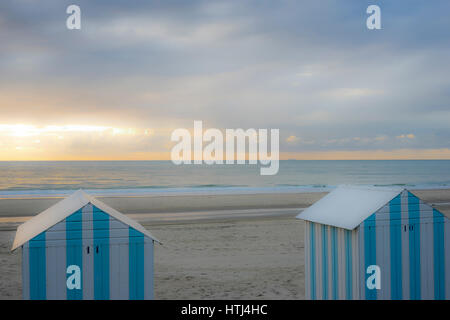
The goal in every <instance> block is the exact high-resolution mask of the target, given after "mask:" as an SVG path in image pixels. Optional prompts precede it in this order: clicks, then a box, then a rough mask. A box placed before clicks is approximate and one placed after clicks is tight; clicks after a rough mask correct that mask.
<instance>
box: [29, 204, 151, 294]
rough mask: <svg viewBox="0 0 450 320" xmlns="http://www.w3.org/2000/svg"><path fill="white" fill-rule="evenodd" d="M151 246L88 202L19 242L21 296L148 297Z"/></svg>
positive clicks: (141, 237) (140, 234) (129, 228)
mask: <svg viewBox="0 0 450 320" xmlns="http://www.w3.org/2000/svg"><path fill="white" fill-rule="evenodd" d="M153 250H154V243H153V240H152V239H150V238H148V237H146V236H144V235H143V234H142V233H140V232H138V231H136V230H135V229H133V228H131V227H129V226H128V225H126V224H124V223H122V222H120V221H118V220H116V219H115V218H112V217H111V216H109V215H108V214H106V213H105V212H103V211H101V210H100V209H98V208H97V207H95V206H93V205H92V204H88V205H86V206H84V207H83V208H81V209H80V210H78V211H76V212H74V213H73V214H72V215H70V216H69V217H67V218H66V219H64V220H63V221H61V222H59V223H57V224H56V225H54V226H53V227H51V228H49V229H48V230H47V231H46V232H43V233H41V234H39V235H38V236H36V237H34V238H33V239H31V240H30V241H29V242H27V243H25V244H24V245H23V246H22V281H23V298H24V299H36V300H44V299H52V300H53V299H74V300H80V299H86V300H88V299H101V300H106V299H124V300H125V299H153V261H154V257H153V255H154V252H153ZM69 266H72V268H71V269H69V270H68V267H69ZM74 267H75V269H76V267H78V268H79V269H78V270H79V278H80V285H79V287H77V286H74V285H73V284H75V283H77V282H76V281H75V280H74V279H75V278H74V277H73V276H74V274H75V273H76V272H77V271H74ZM67 271H69V272H67ZM71 276H72V277H71ZM69 278H70V279H69ZM68 280H69V281H68ZM68 282H69V283H70V284H72V285H70V286H68V285H67V284H68Z"/></svg>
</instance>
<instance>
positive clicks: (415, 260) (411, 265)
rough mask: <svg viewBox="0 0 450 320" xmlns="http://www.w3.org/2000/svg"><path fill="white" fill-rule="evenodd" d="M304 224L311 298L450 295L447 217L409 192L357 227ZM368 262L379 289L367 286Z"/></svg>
mask: <svg viewBox="0 0 450 320" xmlns="http://www.w3.org/2000/svg"><path fill="white" fill-rule="evenodd" d="M306 226H307V231H306V233H305V263H307V266H305V274H306V279H307V281H306V283H307V285H308V288H307V289H306V297H307V298H310V299H368V300H370V299H392V300H409V299H449V297H450V292H449V290H450V279H449V275H448V273H449V272H450V271H449V269H450V235H449V234H448V233H449V231H448V230H450V227H449V219H448V218H446V217H445V216H444V215H442V214H441V213H440V212H439V211H437V210H436V209H433V208H432V207H431V206H429V205H427V204H425V203H424V202H423V201H421V200H420V199H419V198H417V197H416V196H415V195H414V194H412V193H410V192H408V191H407V190H405V191H403V192H402V193H400V194H399V195H398V196H396V197H395V198H394V199H392V200H391V201H390V202H389V203H387V204H386V205H385V206H383V207H382V208H380V209H379V210H378V211H377V212H375V213H374V214H372V215H371V216H369V217H368V218H367V219H366V220H365V221H364V222H363V223H362V224H361V225H360V226H359V227H357V228H356V229H355V230H344V229H340V228H336V227H333V226H325V225H321V224H318V223H313V222H307V223H306ZM370 265H376V266H378V267H379V270H380V288H379V289H376V288H373V289H369V288H368V286H367V279H368V278H369V277H370V276H371V275H372V274H373V273H370V274H368V273H367V267H368V266H370Z"/></svg>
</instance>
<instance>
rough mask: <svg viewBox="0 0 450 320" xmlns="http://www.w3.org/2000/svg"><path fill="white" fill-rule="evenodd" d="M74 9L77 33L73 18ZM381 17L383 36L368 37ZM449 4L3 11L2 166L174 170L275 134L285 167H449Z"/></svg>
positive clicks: (27, 5)
mask: <svg viewBox="0 0 450 320" xmlns="http://www.w3.org/2000/svg"><path fill="white" fill-rule="evenodd" d="M70 4H77V5H79V6H80V7H81V30H68V29H67V28H66V19H67V17H68V14H66V8H67V6H68V5H70ZM370 4H378V5H379V6H380V7H381V18H382V30H368V29H367V28H366V18H367V17H368V15H367V14H366V8H367V6H368V5H370ZM449 12H450V2H449V1H448V0H443V1H439V0H434V1H414V0H410V1H393V0H392V1H379V0H369V1H365V0H354V1H343V0H341V1H338V0H335V1H331V0H321V1H316V0H307V1H299V0H292V1H273V0H272V1H268V0H267V1H266V0H255V1H247V0H239V1H238V0H236V1H230V0H226V1H215V0H214V1H211V0H205V1H184V0H180V1H170V0H164V1H163V0H160V1H150V0H147V1H114V0H110V1H81V0H77V1H75V0H71V1H62V0H54V1H48V0H40V1H32V0H11V1H10V0H2V1H1V2H0V112H1V114H0V160H68V159H168V158H169V154H170V148H171V146H172V145H173V143H171V141H170V134H171V132H172V130H174V129H176V128H180V127H184V128H192V126H193V121H194V120H202V121H203V125H204V127H205V128H208V127H215V128H219V129H225V128H244V129H247V128H269V129H270V128H278V129H280V152H281V155H282V157H283V158H285V159H286V158H298V159H380V158H385V159H398V158H413V159H419V158H420V159H421V158H447V159H448V158H450V150H449V148H450V145H449V141H450V59H449V57H450V19H449V18H448V15H449Z"/></svg>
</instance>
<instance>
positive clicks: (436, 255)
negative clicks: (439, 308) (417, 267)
mask: <svg viewBox="0 0 450 320" xmlns="http://www.w3.org/2000/svg"><path fill="white" fill-rule="evenodd" d="M444 222H445V220H444V216H443V215H442V214H441V213H440V212H439V211H437V210H436V209H433V247H434V250H433V265H434V298H435V299H437V300H444V299H445V271H444V270H445V255H444Z"/></svg>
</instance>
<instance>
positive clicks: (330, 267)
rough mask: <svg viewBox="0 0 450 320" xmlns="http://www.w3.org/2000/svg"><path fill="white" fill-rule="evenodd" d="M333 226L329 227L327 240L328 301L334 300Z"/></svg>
mask: <svg viewBox="0 0 450 320" xmlns="http://www.w3.org/2000/svg"><path fill="white" fill-rule="evenodd" d="M331 228H333V227H331V226H327V240H328V248H327V249H328V252H327V255H328V259H327V260H328V299H329V300H333V261H332V260H333V259H332V257H333V256H332V254H331Z"/></svg>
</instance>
